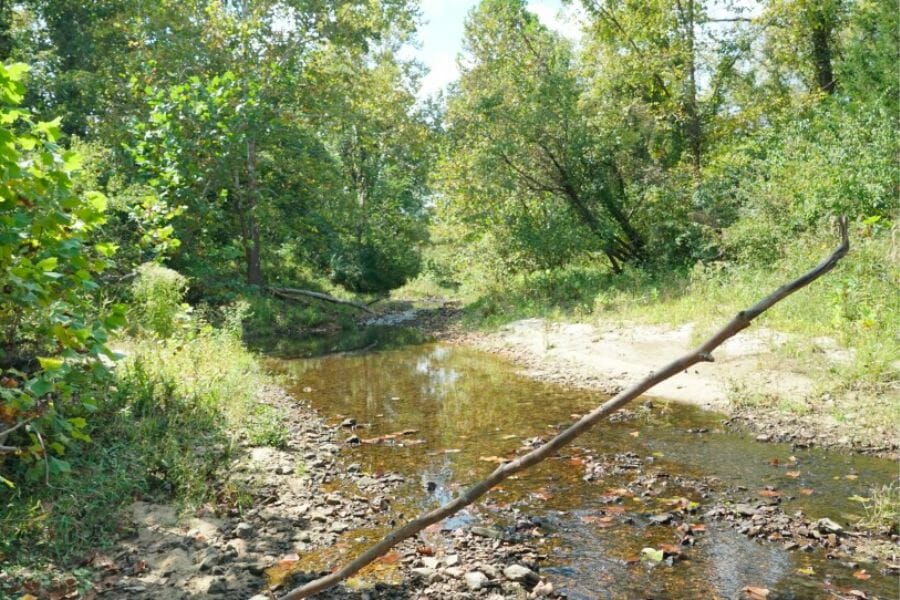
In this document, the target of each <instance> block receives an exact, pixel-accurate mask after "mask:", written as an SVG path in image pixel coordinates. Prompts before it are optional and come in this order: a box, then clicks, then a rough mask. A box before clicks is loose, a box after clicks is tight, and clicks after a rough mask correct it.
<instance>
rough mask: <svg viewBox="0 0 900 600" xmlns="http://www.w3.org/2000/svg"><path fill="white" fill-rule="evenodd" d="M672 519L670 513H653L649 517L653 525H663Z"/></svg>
mask: <svg viewBox="0 0 900 600" xmlns="http://www.w3.org/2000/svg"><path fill="white" fill-rule="evenodd" d="M671 520H672V515H671V513H660V514H658V515H653V516H652V517H650V522H651V523H653V524H654V525H665V524H666V523H669V522H670V521H671Z"/></svg>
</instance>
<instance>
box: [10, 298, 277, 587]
mask: <svg viewBox="0 0 900 600" xmlns="http://www.w3.org/2000/svg"><path fill="white" fill-rule="evenodd" d="M156 300H158V298H157V299H156ZM156 300H154V302H156ZM173 302H177V303H178V304H180V298H176V300H174V301H173ZM240 312H241V311H240V310H238V311H233V312H232V314H231V316H228V315H227V314H226V318H225V320H224V322H223V323H222V326H221V327H213V326H212V325H210V324H209V323H208V322H206V320H204V319H203V318H201V317H200V316H198V315H189V314H181V315H179V316H178V318H177V319H174V320H172V322H174V323H177V328H176V329H175V330H174V331H173V332H172V333H171V335H170V336H169V337H165V338H162V337H159V336H158V335H156V334H155V333H153V332H152V331H151V330H150V329H149V328H142V327H138V328H137V329H136V330H135V333H133V334H132V335H131V336H129V337H126V338H124V339H119V340H118V341H116V342H114V343H113V346H114V348H115V350H116V351H117V352H119V353H121V354H122V355H123V358H121V359H120V360H119V361H118V363H117V364H116V366H115V368H114V369H113V372H114V385H111V386H109V387H108V388H107V389H106V390H105V397H104V399H103V402H101V403H100V404H99V405H98V410H97V412H96V414H95V415H94V418H93V419H92V420H91V436H92V438H93V440H92V442H91V443H85V444H80V445H78V446H75V447H73V449H72V451H71V453H70V454H69V456H68V460H69V462H70V464H71V465H72V470H71V472H70V473H69V474H65V475H61V476H53V477H52V478H51V479H49V481H48V482H44V481H21V482H18V485H17V486H16V487H12V488H4V489H3V490H0V506H2V509H0V563H2V564H3V568H2V570H0V596H2V591H3V589H4V587H9V586H10V585H14V584H15V581H16V580H21V579H22V578H23V577H26V576H27V577H29V578H30V577H34V576H35V573H37V574H40V573H50V572H56V569H57V568H59V567H62V568H68V567H72V566H74V565H75V564H76V561H79V560H82V559H85V558H86V556H85V554H86V553H88V552H90V551H92V550H102V549H103V548H106V547H109V546H110V545H112V544H113V543H114V542H115V540H116V539H118V538H120V537H121V535H122V534H123V533H124V532H125V531H126V530H127V527H128V520H127V519H126V518H125V511H126V509H127V507H128V505H129V504H130V503H131V502H133V501H134V500H136V499H144V500H148V501H159V502H174V503H176V504H177V505H178V506H179V507H180V508H182V509H183V510H190V509H192V508H194V507H197V506H199V505H201V504H204V503H214V504H222V503H226V504H227V503H229V502H230V503H232V504H235V503H237V504H240V502H241V501H242V499H244V500H246V499H247V498H249V495H248V494H247V493H246V490H235V489H224V488H223V489H220V486H219V484H218V482H219V481H221V480H223V479H225V478H224V477H222V471H223V469H224V468H225V467H226V465H227V464H229V460H230V457H231V456H232V455H233V452H234V450H235V448H236V447H237V445H238V444H241V443H242V444H247V445H270V446H281V445H283V444H284V443H285V442H286V439H287V430H286V429H285V427H284V425H283V424H282V423H281V421H280V419H279V418H278V415H277V414H276V412H275V409H274V408H272V407H270V406H268V405H266V404H263V403H260V402H259V401H258V394H259V392H260V391H261V390H264V389H265V387H266V386H267V385H269V384H270V381H269V378H268V376H267V375H266V374H265V372H264V371H263V369H262V367H261V365H260V363H259V361H258V360H257V358H256V357H255V356H254V355H253V354H252V353H250V352H249V351H248V350H247V349H246V348H245V347H244V346H243V344H242V342H241V339H240V335H241V332H240V325H239V323H240ZM226 313H227V311H226ZM158 314H160V313H159V312H156V313H154V315H158ZM167 322H169V320H168V319H167ZM138 324H139V323H138ZM51 565H55V567H51ZM69 573H72V571H69Z"/></svg>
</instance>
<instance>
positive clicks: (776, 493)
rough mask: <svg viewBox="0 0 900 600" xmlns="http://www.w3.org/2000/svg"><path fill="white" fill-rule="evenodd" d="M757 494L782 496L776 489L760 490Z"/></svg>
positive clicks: (772, 496)
mask: <svg viewBox="0 0 900 600" xmlns="http://www.w3.org/2000/svg"><path fill="white" fill-rule="evenodd" d="M756 493H757V495H759V496H762V497H763V498H780V497H781V492H779V491H776V490H758V491H757V492H756Z"/></svg>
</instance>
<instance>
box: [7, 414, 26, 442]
mask: <svg viewBox="0 0 900 600" xmlns="http://www.w3.org/2000/svg"><path fill="white" fill-rule="evenodd" d="M33 420H34V417H29V418H27V419H25V420H24V421H19V422H18V423H16V424H15V425H13V426H12V427H10V428H9V429H7V430H6V431H0V441H3V440H5V439H6V436H8V435H9V434H11V433H12V432H13V431H15V430H16V429H18V428H19V427H22V426H23V425H28V424H29V423H31V422H32V421H33Z"/></svg>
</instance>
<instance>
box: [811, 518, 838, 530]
mask: <svg viewBox="0 0 900 600" xmlns="http://www.w3.org/2000/svg"><path fill="white" fill-rule="evenodd" d="M816 527H818V528H819V529H824V530H825V531H827V532H828V533H841V532H842V531H844V528H843V527H841V526H840V525H839V524H838V523H835V522H834V521H832V520H831V519H828V518H825V519H819V520H818V521H816Z"/></svg>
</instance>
